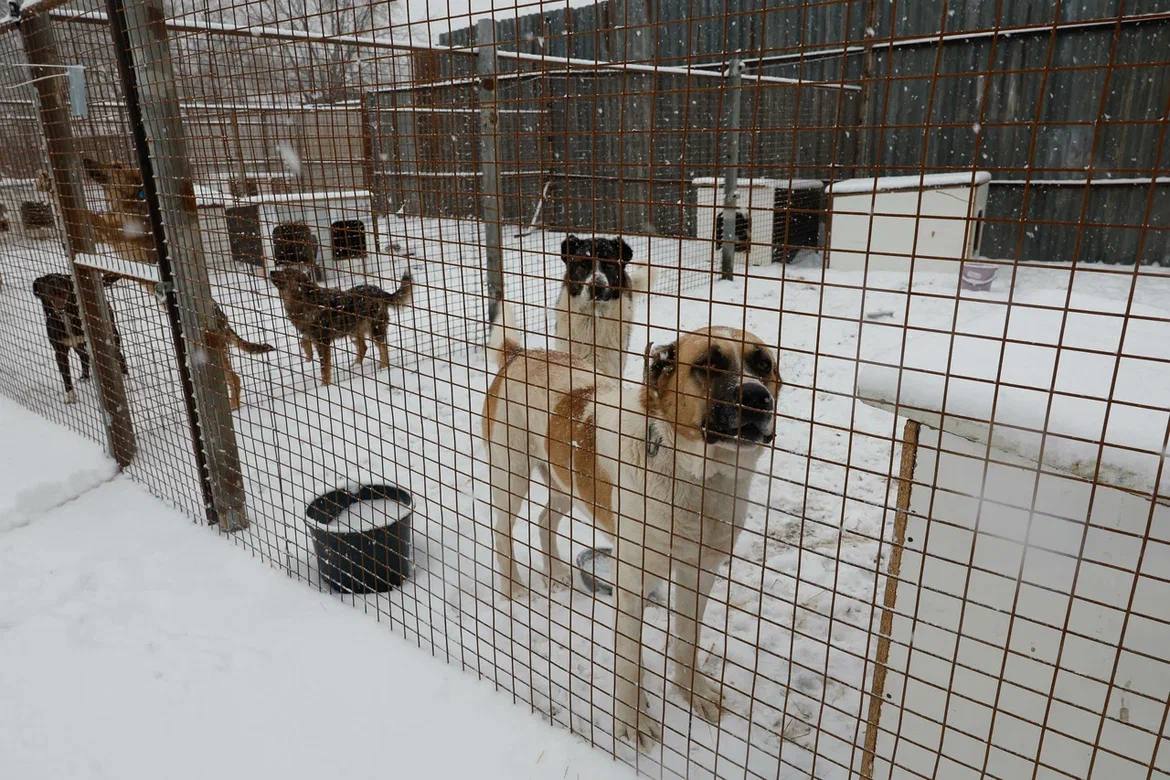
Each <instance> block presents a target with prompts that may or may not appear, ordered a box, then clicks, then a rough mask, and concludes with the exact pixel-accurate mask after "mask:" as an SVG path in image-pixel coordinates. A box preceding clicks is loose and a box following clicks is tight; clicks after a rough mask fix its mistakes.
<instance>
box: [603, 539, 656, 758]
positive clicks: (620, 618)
mask: <svg viewBox="0 0 1170 780" xmlns="http://www.w3.org/2000/svg"><path fill="white" fill-rule="evenodd" d="M637 536H638V537H639V538H638V539H637V540H632V539H619V540H618V545H617V547H618V566H617V589H618V593H617V627H616V634H617V636H616V638H615V640H614V655H615V659H614V661H615V663H614V677H615V682H614V713H613V720H614V736H615V737H616V738H617V739H625V740H627V741H629V742H631V743H633V744H635V745H638V746H640V747H642V748H644V749H645V748H649V747H650V746H651V745H653V744H654V743H655V742H657V741H658V740H660V739H661V738H662V724H660V723H658V722H657V721H655V720H654V719H653V718H652V717H651V716H650V713H649V712H647V711H646V710H647V709H648V707H649V702H648V701H647V699H646V697H645V695H644V694H643V691H642V599H643V597H644V595H645V590H646V588H645V580H644V576H643V566H642V561H643V555H642V540H641V536H642V533H641V530H640V529H639V532H638V534H637Z"/></svg>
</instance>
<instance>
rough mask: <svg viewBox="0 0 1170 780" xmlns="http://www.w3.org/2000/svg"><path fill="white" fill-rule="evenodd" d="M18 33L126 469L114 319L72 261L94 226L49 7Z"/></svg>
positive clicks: (130, 436) (131, 438)
mask: <svg viewBox="0 0 1170 780" xmlns="http://www.w3.org/2000/svg"><path fill="white" fill-rule="evenodd" d="M20 34H21V38H22V40H23V43H24V49H25V53H26V54H27V56H28V61H29V63H30V64H31V66H32V67H31V68H30V69H31V71H32V78H33V81H34V83H35V85H36V89H37V96H38V98H39V103H40V120H41V130H42V132H43V133H44V136H45V145H46V146H47V147H48V152H49V167H50V168H51V171H50V172H51V174H52V176H53V188H54V190H56V195H57V204H58V206H59V207H60V210H61V222H62V225H63V226H64V228H65V237H66V238H65V243H66V248H67V249H68V252H69V260H70V263H69V265H70V268H71V271H72V274H73V285H74V287H75V288H76V290H77V303H78V305H79V306H80V307H81V314H82V317H81V323H82V328H83V329H84V331H85V340H86V343H87V344H88V347H89V354H90V355H91V356H92V358H93V374H94V377H95V380H96V382H97V390H98V401H99V403H100V404H101V408H102V418H103V422H104V424H105V429H106V448H107V449H108V451H109V453H110V455H111V456H112V457H113V458H114V460H115V461H117V463H118V465H119V466H121V467H123V468H125V467H126V466H128V465H130V461H131V460H132V459H133V458H134V453H135V452H136V451H137V449H138V444H137V441H136V439H135V435H134V423H133V421H132V420H131V417H130V404H129V402H128V401H127V398H126V385H125V383H124V382H123V380H122V368H121V361H120V360H119V357H118V347H117V344H116V342H115V340H114V337H113V333H114V327H113V319H112V317H111V313H110V308H109V304H108V303H107V302H106V297H105V294H104V292H103V290H102V276H101V273H100V272H98V271H95V270H93V269H91V268H85V267H83V266H79V265H76V264H75V263H74V262H73V259H74V257H75V256H76V255H78V254H85V253H90V252H93V250H94V243H93V230H92V228H91V227H90V223H89V221H88V220H87V219H86V217H85V193H84V190H83V189H82V186H81V181H82V175H81V161H80V160H79V159H78V156H77V152H76V150H75V148H74V145H73V129H72V127H71V126H70V123H69V117H70V112H69V98H68V95H67V94H66V89H65V87H66V85H65V79H64V73H65V71H64V70H63V69H62V68H61V67H60V66H61V65H62V64H63V63H62V62H61V58H60V55H59V53H58V49H57V41H56V37H55V35H54V34H53V27H52V22H50V21H49V15H48V13H47V12H42V13H30V14H29V15H28V16H25V17H23V18H22V19H21V21H20Z"/></svg>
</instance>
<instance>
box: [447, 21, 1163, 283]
mask: <svg viewBox="0 0 1170 780" xmlns="http://www.w3.org/2000/svg"><path fill="white" fill-rule="evenodd" d="M871 2H872V0H864V1H862V0H857V1H854V2H844V1H843V2H839V3H824V4H816V5H809V4H804V3H760V2H758V1H757V0H726V1H724V0H685V2H684V0H663V2H660V3H655V4H653V6H652V7H653V8H654V13H655V16H654V18H653V19H651V21H650V24H649V26H648V27H646V28H645V31H646V33H647V34H649V35H652V36H653V40H652V46H651V49H652V51H653V52H654V55H653V57H654V59H653V62H654V63H655V64H662V65H679V64H688V65H691V66H695V65H699V66H710V68H711V69H719V68H721V67H725V65H726V63H727V62H728V61H729V60H730V59H731V57H732V56H733V55H735V54H737V53H738V55H739V56H742V57H744V58H745V59H746V60H747V61H748V63H749V71H748V72H749V73H759V74H769V75H776V76H787V77H793V78H801V79H813V80H818V79H823V80H828V81H837V82H849V83H856V84H860V85H862V86H863V87H864V88H865V90H866V92H865V93H863V97H862V98H861V99H860V100H859V101H856V103H855V104H854V105H842V106H832V107H831V108H830V109H829V110H826V107H825V106H820V105H813V106H809V105H808V101H810V100H811V101H817V102H823V100H824V96H823V95H821V94H819V93H817V92H815V91H812V90H804V91H801V92H795V93H793V94H791V95H789V96H788V98H787V100H788V102H787V103H785V104H784V105H783V106H782V108H781V112H782V113H786V114H787V115H788V116H789V117H791V118H792V121H790V122H789V123H788V128H789V132H790V134H792V128H793V126H795V127H796V128H798V129H797V131H796V132H795V134H792V135H793V138H794V144H793V146H792V147H791V148H790V149H788V150H786V151H783V150H778V149H776V148H774V147H773V146H771V145H769V144H768V143H766V142H763V141H762V140H760V141H757V143H756V144H755V145H754V146H753V144H752V143H750V142H749V143H746V144H745V147H744V151H743V160H744V164H745V165H746V166H747V169H746V171H745V174H744V175H763V174H764V173H770V172H775V171H776V170H777V169H783V168H785V167H788V168H792V167H793V166H792V164H791V163H792V162H793V161H795V165H796V167H799V168H800V169H801V170H800V171H799V175H802V176H804V175H809V176H815V175H824V176H825V177H830V176H834V175H849V173H850V172H852V173H854V174H855V175H864V176H873V175H891V174H899V173H912V172H918V171H921V170H929V171H936V170H948V169H965V168H969V167H971V166H977V167H979V168H980V169H983V170H988V171H990V172H991V173H992V176H993V185H992V188H991V195H990V202H989V206H988V219H989V224H988V225H987V230H986V234H985V238H984V242H983V249H984V252H985V253H987V254H990V255H996V256H1001V257H1013V258H1016V257H1018V258H1022V259H1028V260H1054V261H1070V260H1074V259H1077V260H1087V261H1095V260H1100V261H1103V262H1115V263H1133V262H1134V261H1135V260H1136V261H1139V262H1141V263H1161V264H1170V230H1168V229H1167V228H1168V226H1170V177H1168V176H1167V173H1168V172H1167V167H1168V164H1167V162H1166V152H1165V146H1164V142H1163V139H1162V138H1161V137H1160V134H1161V133H1162V132H1163V131H1164V127H1165V125H1164V122H1162V121H1161V120H1162V118H1163V117H1164V116H1165V114H1166V112H1167V110H1168V106H1170V78H1167V76H1166V73H1167V71H1168V69H1170V66H1168V63H1167V60H1168V59H1170V58H1168V56H1167V52H1170V0H1148V1H1147V2H1137V3H1135V2H1122V0H1075V1H1074V2H1064V3H1060V4H1054V3H1052V2H1050V0H1020V1H1019V2H1011V3H989V2H950V3H937V2H933V1H932V0H902V1H901V2H898V3H888V4H887V3H876V2H872V4H871ZM613 14H614V12H613V11H612V10H611V7H610V3H608V2H602V3H599V4H597V5H592V6H584V7H579V8H573V9H568V10H566V9H558V10H552V11H548V12H546V13H540V14H530V15H527V16H523V17H520V18H501V19H499V22H498V23H499V29H498V33H497V38H498V40H499V41H500V42H501V46H503V47H505V48H510V49H515V50H519V51H525V52H530V53H543V54H546V55H549V56H554V57H556V56H560V57H564V56H570V57H577V58H584V59H598V60H606V59H610V58H611V52H610V50H609V47H610V40H611V36H610V34H609V33H610V31H611V30H612V28H613V27H614V25H615V23H620V20H615V19H614V18H612V15H613ZM443 40H444V42H445V43H448V44H451V45H455V46H460V45H471V44H473V43H474V35H473V32H472V31H471V30H467V29H465V30H457V31H455V32H453V33H451V34H449V35H447V36H444V39H443ZM867 61H868V63H869V65H868V67H867ZM753 66H754V67H753ZM570 86H579V85H570ZM650 89H651V94H652V95H653V99H654V101H655V108H656V111H657V116H659V117H665V118H666V120H667V121H669V119H670V117H671V116H673V115H674V112H675V111H678V110H680V105H679V101H678V100H677V95H672V94H671V92H670V89H669V85H668V84H665V83H661V82H659V83H655V84H652V85H650ZM604 92H605V89H604V88H597V87H595V88H594V89H593V90H589V89H587V88H586V89H583V92H582V93H581V94H582V95H583V97H584V98H585V100H583V101H582V102H583V103H586V104H589V103H592V102H593V101H595V100H597V99H601V98H600V95H601V94H604ZM758 92H759V89H753V88H752V86H751V85H750V84H749V85H747V87H745V100H746V101H749V102H750V101H752V100H753V99H757V100H759V99H760V98H758V97H754V95H756V94H758ZM574 94H576V93H574ZM853 108H857V109H859V110H861V111H863V112H864V116H863V117H861V119H860V133H859V134H858V135H857V136H853V135H852V134H850V132H847V131H852V130H853V128H852V127H850V125H851V124H852V123H853V121H855V120H854V118H853V117H851V115H850V111H851V110H852V109H853ZM709 112H710V108H709V106H704V107H703V108H702V109H701V110H700V112H699V116H700V117H703V118H702V119H700V120H699V121H700V122H702V121H705V120H710V119H713V118H714V117H713V115H711V114H710V113H709ZM763 115H764V116H767V112H764V113H763ZM759 116H760V115H758V114H756V113H754V112H753V111H752V110H751V108H750V107H748V106H746V105H745V110H744V117H745V126H746V127H747V128H749V129H751V131H752V133H753V134H755V135H756V137H757V138H758V139H763V138H764V137H766V136H769V135H771V136H775V135H776V133H775V130H776V127H775V126H768V122H770V121H771V120H766V121H764V124H763V126H761V125H760V124H759V123H760V122H761V120H760V119H759ZM694 119H695V114H691V115H690V117H689V121H692V122H693V121H694ZM753 123H755V124H753ZM822 123H823V124H822ZM812 128H817V129H816V130H815V135H816V136H817V138H816V140H815V141H814V140H811V139H808V138H806V137H805V136H804V129H812ZM581 129H582V128H581V127H580V125H579V124H578V125H577V126H576V127H566V131H568V130H574V131H579V130H581ZM659 135H660V134H659V133H656V134H655V137H654V145H655V162H654V165H653V167H654V174H653V175H654V177H655V179H656V180H657V179H661V180H663V181H670V182H672V183H673V182H676V181H685V180H687V179H689V178H691V177H693V176H697V175H706V174H707V173H708V172H709V171H710V166H711V163H712V158H713V156H714V155H717V153H718V151H717V149H718V147H717V145H716V144H712V143H711V140H712V139H711V138H703V137H701V136H700V134H692V135H691V136H690V138H689V140H690V141H693V143H685V144H682V145H679V144H676V143H674V142H672V140H670V138H669V132H667V133H665V134H663V137H661V138H660V137H659ZM583 143H586V144H587V145H589V146H590V149H591V150H592V143H593V141H592V140H591V139H586V141H585V142H583ZM854 143H856V146H854ZM700 147H703V148H700ZM812 149H815V150H816V151H815V152H812V153H810V151H809V150H812ZM680 151H682V152H684V154H683V155H682V156H681V158H680V157H679V156H678V153H679V152H680ZM854 154H856V155H858V156H857V158H856V161H857V167H856V168H854V169H851V168H850V164H851V163H852V162H853V160H854V158H853V157H852V155H854ZM593 186H595V185H592V184H591V187H593ZM590 192H591V193H597V196H598V197H604V195H605V191H604V190H597V189H591V190H590ZM657 192H658V194H659V195H665V192H664V191H661V190H657ZM684 194H685V193H683V191H682V190H681V189H680V190H678V193H677V195H676V197H677V196H678V195H684ZM656 199H657V198H656ZM602 221H604V220H602ZM654 221H655V227H657V228H664V227H666V224H660V223H669V222H670V220H666V219H663V216H662V215H656V216H655V220H654ZM1144 226H1148V227H1144Z"/></svg>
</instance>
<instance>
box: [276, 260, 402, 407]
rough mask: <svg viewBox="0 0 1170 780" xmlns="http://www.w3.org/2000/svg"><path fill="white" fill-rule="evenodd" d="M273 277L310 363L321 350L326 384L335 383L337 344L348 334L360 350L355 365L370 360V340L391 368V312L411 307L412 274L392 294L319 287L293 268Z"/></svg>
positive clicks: (381, 362) (369, 286)
mask: <svg viewBox="0 0 1170 780" xmlns="http://www.w3.org/2000/svg"><path fill="white" fill-rule="evenodd" d="M268 278H269V279H271V280H272V283H273V284H274V285H275V286H276V289H277V290H279V291H280V300H281V302H282V303H283V304H284V311H285V313H286V314H287V315H288V318H289V320H290V321H291V322H292V324H293V327H294V328H296V329H297V333H299V334H300V335H301V349H303V350H304V352H305V360H309V361H311V360H312V359H313V347H314V346H315V347H316V348H317V355H318V356H320V358H321V383H322V384H325V385H328V384H331V383H332V382H333V354H332V344H333V342H334V341H336V340H337V339H339V338H342V337H344V336H349V337H350V338H352V339H353V341H354V345H355V346H356V347H357V359H355V360H354V365H355V366H357V365H361V362H362V360H364V359H365V356H366V337H367V336H369V337H370V338H371V339H373V340H374V343H375V344H376V345H377V346H378V367H379V368H386V367H387V366H389V365H390V355H389V352H388V350H387V348H386V328H387V326H388V325H389V324H390V311H389V310H390V308H391V307H394V308H400V307H403V306H407V305H409V304H410V300H411V295H412V289H413V283H412V282H411V278H410V271H407V272H406V273H404V274H403V275H402V281H401V282H400V283H399V286H398V289H397V290H395V291H394V292H392V293H389V292H386V291H385V290H383V289H382V288H381V287H376V286H374V285H372V284H361V285H358V286H357V287H352V288H350V289H348V290H333V289H330V288H327V287H319V286H318V285H317V282H316V281H314V280H313V279H312V278H311V277H309V275H308V274H306V273H304V272H303V271H299V270H297V269H296V268H292V267H284V268H277V269H276V270H275V271H273V272H272V273H270V274H269V275H268Z"/></svg>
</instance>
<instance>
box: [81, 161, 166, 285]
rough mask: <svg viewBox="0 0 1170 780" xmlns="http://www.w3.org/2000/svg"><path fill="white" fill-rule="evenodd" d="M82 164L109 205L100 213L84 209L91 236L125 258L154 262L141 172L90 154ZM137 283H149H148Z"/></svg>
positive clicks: (145, 283) (144, 283)
mask: <svg viewBox="0 0 1170 780" xmlns="http://www.w3.org/2000/svg"><path fill="white" fill-rule="evenodd" d="M81 164H82V167H83V168H84V169H85V175H86V176H88V177H89V178H90V179H91V180H93V181H95V182H97V183H98V184H100V185H101V188H102V191H103V192H104V193H105V195H106V203H107V205H108V206H109V208H110V210H109V211H105V212H100V213H99V212H94V211H90V212H87V214H88V217H89V223H90V225H91V226H92V227H93V232H94V238H95V239H97V241H98V242H99V243H103V244H110V245H111V246H113V247H114V248H115V249H116V250H117V252H118V254H119V255H121V256H122V257H124V258H125V259H127V260H133V261H135V262H139V263H148V264H150V265H154V264H156V262H157V259H156V257H155V246H154V237H153V236H152V235H151V232H150V209H149V207H148V206H147V203H146V190H145V189H144V188H143V184H142V174H140V173H139V172H138V170H137V169H136V168H131V167H130V166H129V165H122V164H121V163H107V162H99V161H98V160H95V159H93V158H92V157H86V158H84V159H83V160H82V161H81ZM139 284H142V285H143V286H147V285H152V283H150V282H139ZM152 286H153V285H152ZM152 292H153V290H152Z"/></svg>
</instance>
